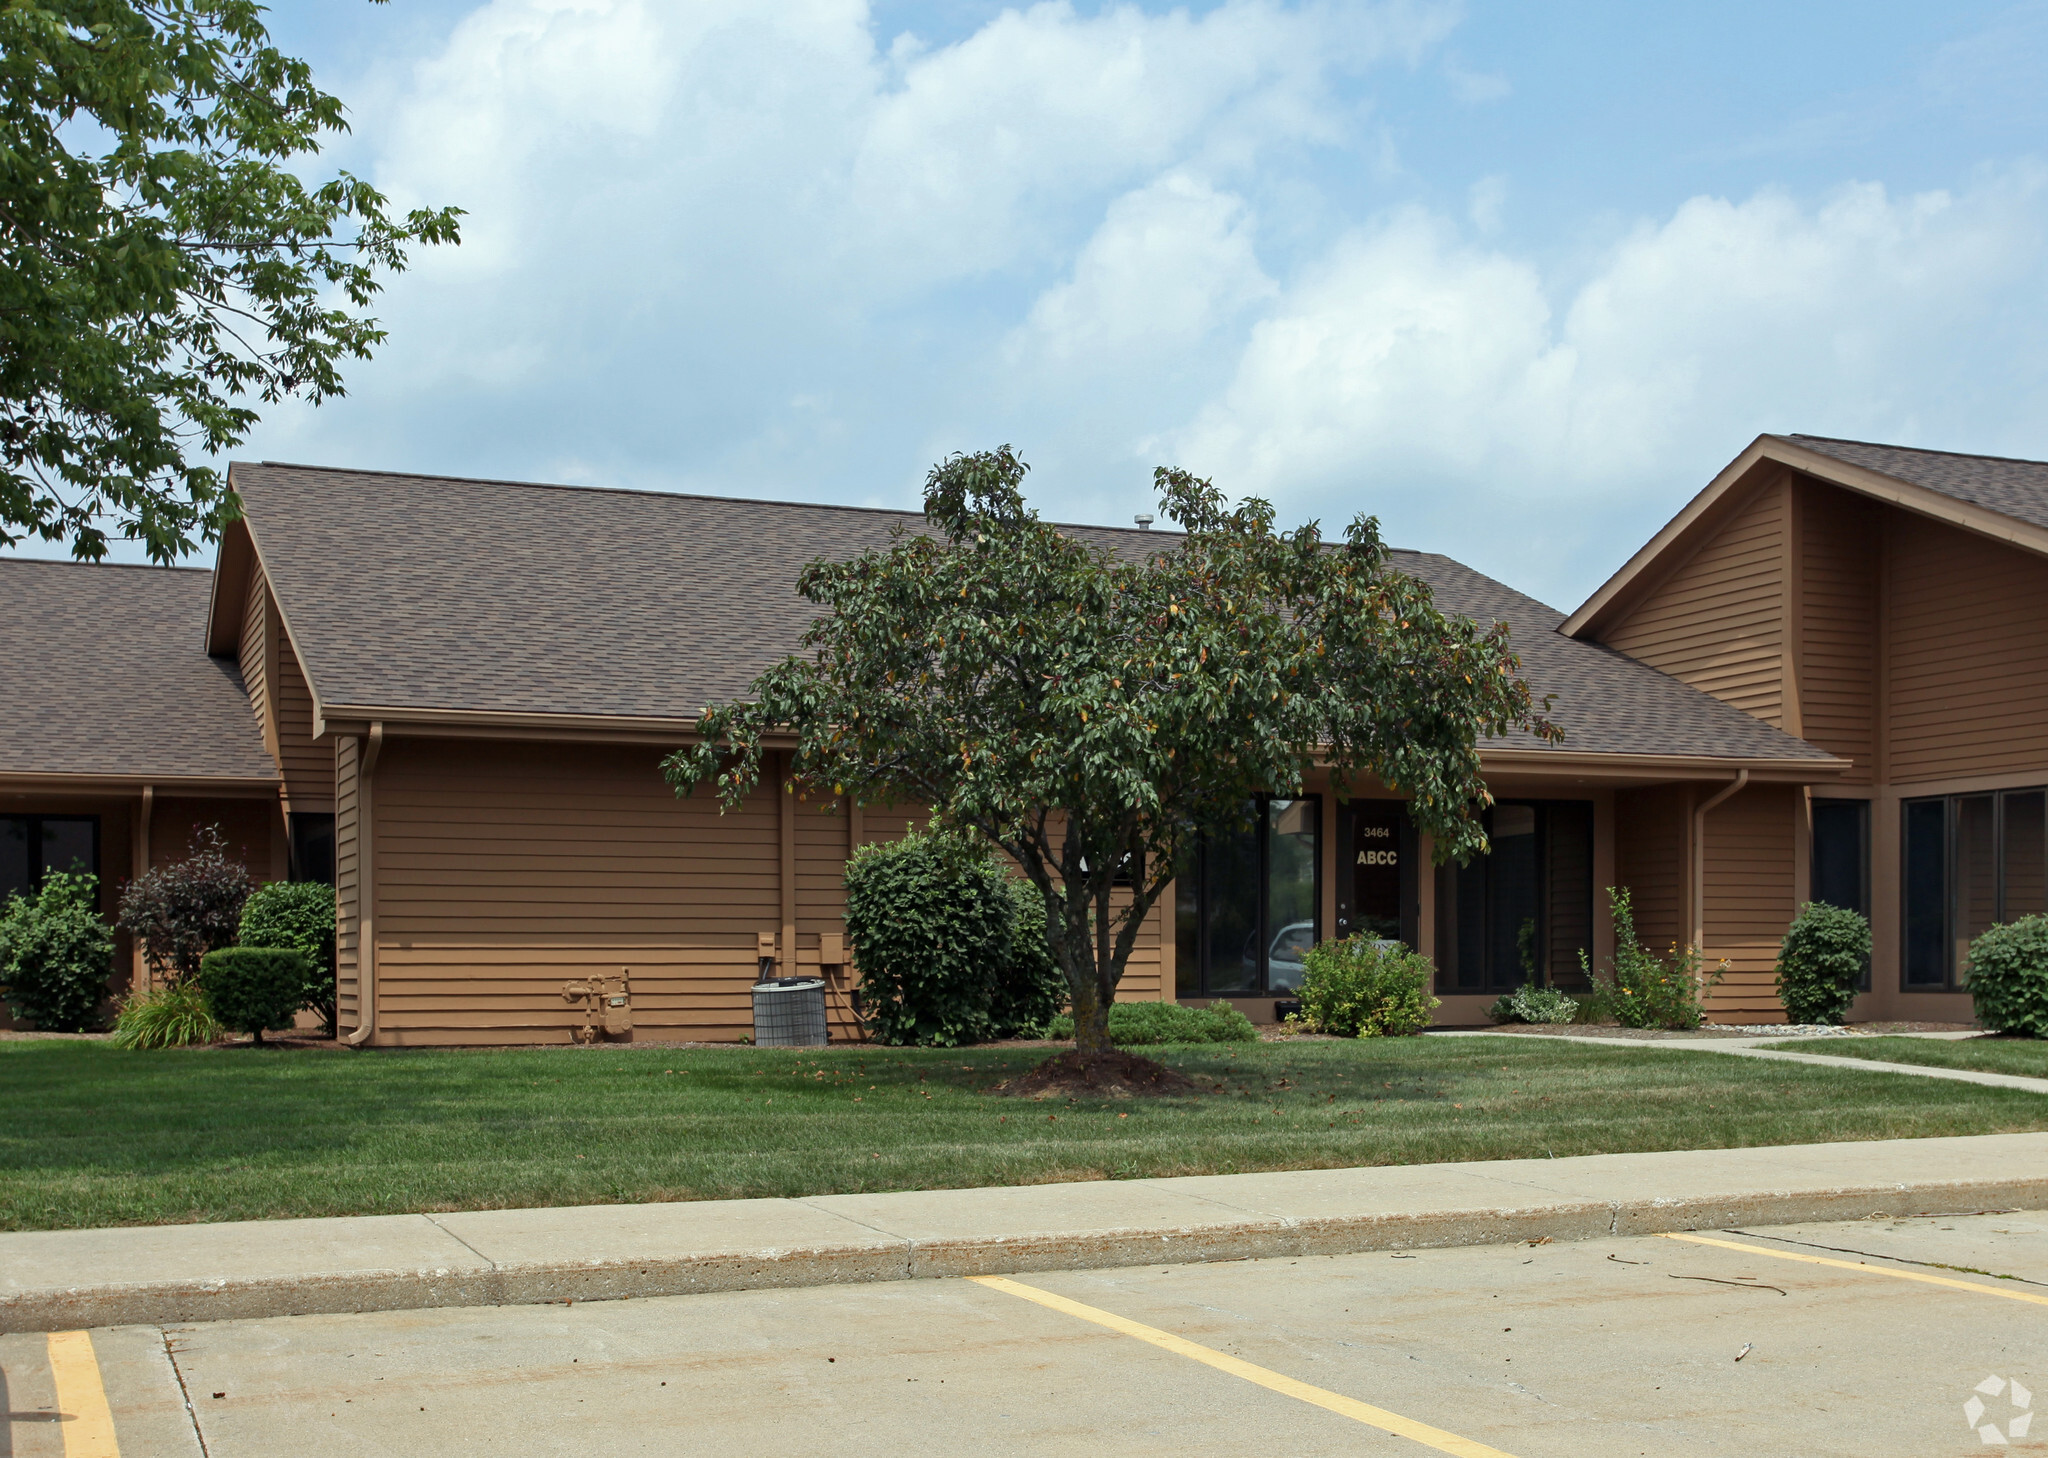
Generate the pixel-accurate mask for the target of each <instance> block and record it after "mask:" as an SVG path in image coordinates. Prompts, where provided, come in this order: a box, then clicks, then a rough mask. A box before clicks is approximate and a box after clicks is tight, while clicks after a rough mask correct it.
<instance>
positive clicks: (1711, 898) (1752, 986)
mask: <svg viewBox="0 0 2048 1458" xmlns="http://www.w3.org/2000/svg"><path fill="white" fill-rule="evenodd" d="M1799 809H1800V801H1799V791H1798V789H1797V788H1796V787H1795V786H1791V785H1761V786H1758V785H1752V786H1751V787H1750V788H1749V789H1747V790H1744V791H1743V792H1742V793H1741V794H1739V795H1736V796H1734V797H1733V798H1732V799H1729V800H1725V801H1723V802H1722V803H1721V804H1719V805H1716V806H1715V807H1714V808H1713V809H1712V810H1709V811H1708V812H1707V825H1706V893H1707V905H1706V918H1705V921H1704V932H1705V937H1706V946H1705V948H1704V951H1705V953H1706V961H1707V965H1708V967H1709V968H1713V967H1716V966H1718V965H1720V964H1721V963H1723V962H1725V963H1726V964H1727V970H1726V974H1725V975H1724V977H1723V978H1722V981H1721V984H1720V986H1719V987H1717V988H1716V989H1715V990H1714V994H1713V997H1712V999H1711V1001H1710V1003H1709V1007H1710V1008H1711V1010H1712V1014H1713V1016H1714V1018H1715V1020H1716V1021H1719V1022H1776V1021H1778V1020H1780V1019H1782V1018H1783V1017H1784V1015H1785V1013H1784V1008H1783V1006H1782V1005H1781V1004H1780V1003H1779V1001H1778V994H1777V989H1776V981H1777V965H1778V945H1779V943H1780V942H1782V941H1783V940H1784V937H1785V929H1786V928H1787V927H1788V926H1790V925H1791V924H1792V914H1793V912H1794V910H1795V909H1796V908H1795V907H1794V906H1793V901H1792V885H1793V864H1792V861H1793V856H1794V854H1795V838H1794V837H1795V820H1794V817H1795V816H1796V815H1797V814H1798V812H1799ZM1657 950H1659V951H1662V950H1663V948H1662V947H1658V948H1657Z"/></svg>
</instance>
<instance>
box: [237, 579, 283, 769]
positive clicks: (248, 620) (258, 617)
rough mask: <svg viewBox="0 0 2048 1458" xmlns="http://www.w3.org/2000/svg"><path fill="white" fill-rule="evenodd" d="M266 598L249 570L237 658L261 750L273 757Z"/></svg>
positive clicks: (274, 742) (266, 592)
mask: <svg viewBox="0 0 2048 1458" xmlns="http://www.w3.org/2000/svg"><path fill="white" fill-rule="evenodd" d="M269 596H270V594H269V593H268V591H267V590H266V589H265V588H264V586H263V574H262V573H260V572H256V571H253V570H252V571H251V572H250V580H249V586H248V589H247V591H245V592H244V593H243V596H242V642H241V652H240V654H239V655H238V656H239V658H240V662H241V666H242V687H243V688H245V689H247V690H248V693H249V709H250V711H251V712H252V713H254V714H255V716H256V727H257V729H258V730H259V731H260V732H261V733H262V735H263V747H264V748H265V749H268V750H269V751H270V752H271V754H272V755H273V756H275V754H276V753H277V737H276V734H277V731H276V725H275V724H274V723H273V722H272V720H271V715H270V685H269V683H268V674H267V673H266V671H265V670H266V669H267V667H268V664H267V663H266V661H265V660H266V658H267V657H268V655H267V653H266V652H265V646H266V644H267V643H268V641H269V639H268V633H269V621H268V620H269Z"/></svg>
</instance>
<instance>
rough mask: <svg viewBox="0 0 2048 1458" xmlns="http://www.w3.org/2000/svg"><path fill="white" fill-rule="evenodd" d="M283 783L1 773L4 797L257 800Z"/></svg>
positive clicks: (276, 780) (200, 777)
mask: <svg viewBox="0 0 2048 1458" xmlns="http://www.w3.org/2000/svg"><path fill="white" fill-rule="evenodd" d="M282 784H283V780H282V779H279V778H276V777H272V778H269V779H262V778H244V777H241V776H230V775H149V774H138V775H71V774H43V773H36V774H13V773H9V772H0V792H5V793H7V794H53V795H64V794H74V795H91V794H102V795H107V794H123V795H125V794H140V793H141V792H142V790H143V789H144V788H145V787H148V786H154V787H155V789H156V791H157V793H158V794H160V795H168V796H171V797H174V798H175V797H176V796H179V795H221V796H226V797H229V798H235V799H240V798H258V797H269V796H274V795H276V794H277V791H278V787H279V786H280V785H282Z"/></svg>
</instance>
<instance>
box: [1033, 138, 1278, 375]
mask: <svg viewBox="0 0 2048 1458" xmlns="http://www.w3.org/2000/svg"><path fill="white" fill-rule="evenodd" d="M1252 231H1253V230H1252V220H1251V210H1250V209H1249V208H1248V207H1247V206H1246V204H1245V202H1244V200H1243V199H1242V198H1240V197H1236V196H1233V195H1231V194H1229V193H1223V192H1218V191H1217V190H1216V189H1214V188H1213V187H1211V186H1210V185H1209V184H1208V183H1206V182H1204V181H1202V180H1201V179H1199V178H1195V177H1191V176H1189V175H1187V174H1185V173H1178V172H1176V173H1170V174H1168V175H1167V176H1165V177H1162V178H1160V179H1159V180H1158V181H1157V182H1154V183H1152V184H1151V185H1149V186H1147V187H1144V188H1140V189H1138V190H1137V191H1135V192H1130V193H1126V194H1125V195H1124V196H1122V197H1120V198H1118V199H1117V200H1116V201H1115V202H1113V203H1111V204H1110V206H1109V210H1108V214H1107V216H1106V217H1105V218H1104V219H1103V222H1102V226H1101V227H1100V228H1098V229H1096V231H1095V234H1094V236H1093V237H1091V238H1090V239H1089V240H1088V242H1087V244H1086V245H1085V246H1083V248H1082V249H1081V252H1080V255H1079V257H1078V258H1076V259H1075V262H1074V268H1073V273H1072V275H1071V277H1069V278H1068V279H1066V280H1065V281H1063V282H1061V283H1059V284H1057V285H1055V286H1054V287H1052V288H1050V289H1047V290H1046V291H1045V292H1044V293H1043V294H1041V295H1039V297H1038V300H1037V302H1035V303H1034V304H1033V305H1032V306H1031V313H1030V315H1029V317H1028V318H1027V319H1026V320H1025V322H1024V325H1023V327H1022V328H1021V329H1019V330H1018V331H1017V332H1016V334H1014V335H1013V336H1012V339H1011V343H1010V352H1011V355H1012V357H1013V358H1014V359H1017V360H1018V361H1019V362H1020V363H1029V362H1032V361H1039V362H1043V363H1044V364H1046V365H1049V366H1052V367H1056V368H1060V369H1067V370H1071V369H1077V368H1078V369H1081V370H1084V371H1090V372H1093V371H1094V370H1096V369H1100V368H1103V367H1111V368H1118V367H1125V366H1128V365H1130V364H1132V363H1135V362H1136V361H1137V360H1140V359H1154V358H1158V357H1160V356H1169V355H1172V354H1175V353H1177V352H1179V351H1182V350H1186V349H1189V348H1192V347H1194V346H1196V345H1198V344H1200V343H1202V342H1203V341H1204V340H1205V339H1207V338H1209V337H1210V336H1211V335H1212V334H1213V333H1214V332H1215V331H1216V330H1217V329H1218V328H1220V327H1221V326H1223V325H1225V324H1227V323H1229V322H1230V321H1231V320H1232V319H1233V318H1235V317H1236V316H1237V315H1238V314H1239V313H1240V312H1241V311H1243V310H1244V309H1245V308H1247V307H1249V306H1250V305H1252V304H1254V303H1257V302H1259V301H1261V300H1263V299H1267V298H1270V297H1272V296H1273V295H1274V294H1276V293H1278V292H1279V289H1278V286H1277V285H1276V284H1275V283H1274V282H1273V280H1272V279H1270V278H1268V277H1267V276H1266V273H1265V271H1264V270H1263V269H1262V268H1261V267H1260V266H1259V260H1258V256H1257V254H1256V253H1255V252H1254V250H1253V246H1252Z"/></svg>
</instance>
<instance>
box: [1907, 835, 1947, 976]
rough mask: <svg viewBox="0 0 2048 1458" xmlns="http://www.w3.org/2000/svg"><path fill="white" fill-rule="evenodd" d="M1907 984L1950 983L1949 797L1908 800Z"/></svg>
mask: <svg viewBox="0 0 2048 1458" xmlns="http://www.w3.org/2000/svg"><path fill="white" fill-rule="evenodd" d="M1904 816H1905V827H1904V839H1905V846H1904V848H1903V851H1902V855H1903V858H1904V862H1905V864H1904V868H1903V869H1904V875H1905V882H1906V885H1905V896H1904V898H1903V899H1904V902H1905V908H1904V909H1905V918H1906V926H1905V938H1906V968H1905V984H1906V986H1908V987H1935V988H1940V987H1946V986H1948V801H1946V800H1909V801H1907V802H1906V805H1905V810H1904Z"/></svg>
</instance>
